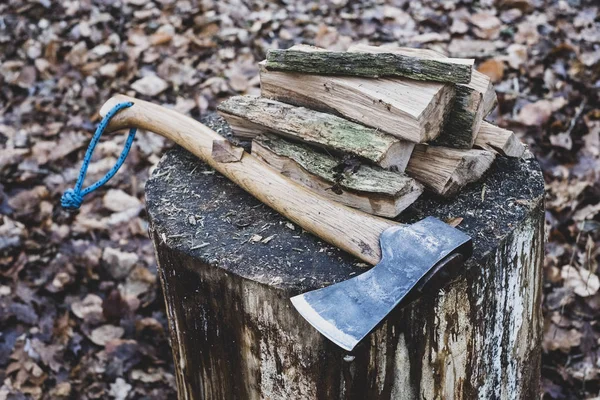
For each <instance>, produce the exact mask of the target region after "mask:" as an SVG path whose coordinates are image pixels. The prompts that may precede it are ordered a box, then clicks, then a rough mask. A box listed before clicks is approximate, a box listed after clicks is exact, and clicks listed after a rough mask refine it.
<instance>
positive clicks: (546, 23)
mask: <svg viewBox="0 0 600 400" xmlns="http://www.w3.org/2000/svg"><path fill="white" fill-rule="evenodd" d="M381 3H382V2H377V3H375V2H367V1H364V2H352V1H348V0H332V1H330V2H319V1H312V2H299V1H286V0H283V1H281V2H268V1H263V0H261V1H254V2H249V1H248V2H242V1H213V0H197V1H196V0H181V1H176V0H154V1H151V0H97V1H93V0H68V1H61V2H58V1H54V2H53V1H51V0H38V1H26V0H12V1H10V2H2V4H0V326H1V327H2V328H1V331H0V400H1V399H27V398H34V399H40V398H41V399H59V398H73V399H97V398H115V399H126V398H129V399H133V398H135V399H166V398H174V396H175V389H174V377H173V368H172V362H173V361H172V358H171V353H170V349H169V346H168V339H167V337H168V331H167V326H166V318H165V313H164V305H163V300H162V294H161V292H160V285H159V284H158V282H157V277H156V263H155V260H154V254H153V250H152V245H151V243H150V241H149V239H148V236H147V218H146V215H145V211H144V184H145V182H146V180H147V178H148V174H149V171H150V169H151V168H152V166H153V165H155V164H156V162H157V161H158V159H159V157H160V155H161V154H163V152H164V151H165V149H166V148H167V147H168V146H170V144H169V143H168V142H166V141H165V140H163V139H162V138H161V137H159V136H157V135H154V134H149V133H147V132H138V135H137V139H136V142H135V144H134V146H133V149H132V150H131V154H130V156H129V158H128V159H127V162H126V164H125V165H124V167H123V168H122V171H120V172H119V173H118V174H117V176H116V177H115V178H114V179H113V180H112V181H111V182H110V183H109V184H108V185H107V186H108V187H107V188H106V189H102V190H99V191H97V192H96V193H94V194H93V195H91V196H89V198H86V202H85V203H84V205H83V206H82V208H81V210H80V211H79V212H78V213H67V212H65V211H63V210H62V209H61V207H60V196H61V194H62V193H63V191H64V190H65V189H67V188H69V187H72V185H73V184H74V182H75V180H76V179H77V174H78V170H79V166H80V165H81V160H82V158H83V155H84V152H85V148H86V146H87V144H88V142H89V139H90V136H91V133H92V132H93V130H94V126H95V124H96V123H97V122H98V120H99V117H98V114H97V112H98V110H99V108H100V106H101V104H102V103H103V102H104V101H105V100H106V99H108V98H109V97H110V96H111V95H112V94H114V93H117V92H124V93H128V94H131V95H135V96H137V97H139V98H143V99H147V100H151V101H154V102H158V103H161V104H167V105H171V106H172V107H174V108H175V109H177V110H179V111H180V112H182V113H186V114H189V115H191V116H193V117H195V118H199V117H201V116H203V115H205V114H206V113H208V112H211V111H213V110H214V109H215V106H216V104H217V103H218V102H219V101H221V100H222V99H224V98H226V97H228V96H231V95H235V94H258V93H259V79H258V69H257V63H258V62H259V61H261V60H262V59H264V57H265V53H266V51H267V50H268V49H270V48H287V47H289V46H291V45H293V44H295V43H308V44H315V45H317V46H321V47H325V48H329V49H339V50H343V49H345V48H347V47H348V46H349V45H350V44H351V43H353V42H365V43H366V42H369V43H372V44H380V43H387V42H395V43H399V44H401V45H406V46H413V47H427V48H433V49H436V50H439V51H441V52H444V53H446V54H449V55H450V56H455V57H474V58H476V59H477V67H478V69H480V70H481V71H483V72H485V73H486V74H488V75H489V76H490V77H492V79H493V81H494V83H495V85H496V90H497V92H498V97H499V107H498V108H497V109H496V111H494V112H493V113H492V115H491V116H490V119H491V120H492V121H495V122H496V123H497V124H499V125H500V126H503V127H507V128H509V129H512V130H514V131H515V132H517V134H518V135H519V137H520V138H521V140H523V141H524V142H525V143H527V144H528V145H529V147H530V149H531V151H532V152H533V153H534V154H535V155H536V157H537V158H538V160H539V161H540V163H541V165H542V168H543V171H544V176H545V181H546V187H547V203H546V205H547V212H546V220H547V234H548V237H549V239H548V245H547V251H546V253H547V256H546V261H545V266H544V288H543V293H544V315H545V326H544V332H545V336H544V344H543V346H544V355H543V369H542V374H543V377H542V381H541V387H542V390H543V392H544V396H545V398H548V399H582V398H598V397H597V396H599V392H600V359H599V356H600V346H599V344H598V343H599V340H600V326H598V317H599V316H600V293H599V292H598V290H599V288H600V282H599V279H598V275H597V274H596V272H597V271H596V270H597V267H598V260H599V256H600V246H598V244H599V242H600V182H599V181H600V180H599V176H600V161H599V159H600V154H599V153H600V139H599V135H600V104H599V99H598V92H599V89H600V17H599V14H598V8H599V6H598V3H597V2H595V1H594V0H561V1H541V0H497V1H493V0H481V1H477V2H471V1H454V0H447V1H442V2H438V1H433V0H425V1H423V2H422V3H419V2H416V1H408V0H398V1H396V2H390V3H389V4H381ZM124 139H125V135H123V134H120V133H119V134H114V135H107V137H106V138H104V140H103V141H102V142H101V143H100V145H99V146H98V148H97V150H96V153H95V155H94V159H93V162H92V163H91V165H90V168H89V173H88V182H92V181H93V180H95V179H98V178H99V177H101V176H102V175H103V174H104V173H105V172H106V171H107V170H108V169H109V168H110V167H111V166H112V165H113V164H114V163H115V161H116V158H117V157H118V155H119V153H120V151H121V148H122V145H123V142H124Z"/></svg>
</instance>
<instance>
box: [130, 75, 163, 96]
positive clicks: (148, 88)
mask: <svg viewBox="0 0 600 400" xmlns="http://www.w3.org/2000/svg"><path fill="white" fill-rule="evenodd" d="M167 87H169V85H168V84H167V82H165V81H163V80H162V79H160V78H159V77H158V76H156V75H148V76H145V77H143V78H142V79H139V80H137V81H135V82H133V83H132V84H131V88H132V89H133V90H135V91H136V92H138V93H140V94H144V95H146V96H156V95H158V94H160V93H162V92H164V91H165V90H166V89H167Z"/></svg>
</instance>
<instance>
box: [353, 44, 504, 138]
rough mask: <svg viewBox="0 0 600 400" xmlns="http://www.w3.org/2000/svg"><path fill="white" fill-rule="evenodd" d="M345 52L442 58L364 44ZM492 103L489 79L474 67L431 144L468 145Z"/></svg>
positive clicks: (427, 52) (425, 52)
mask: <svg viewBox="0 0 600 400" xmlns="http://www.w3.org/2000/svg"><path fill="white" fill-rule="evenodd" d="M348 51H350V52H370V53H372V54H379V53H382V52H385V53H388V52H389V53H394V54H401V55H405V56H419V57H422V58H428V59H433V58H435V59H439V58H444V57H445V56H444V55H442V54H440V53H438V52H436V51H433V50H427V49H412V48H408V47H393V46H369V45H365V44H357V45H353V46H350V48H349V49H348ZM496 102H497V98H496V92H495V90H494V87H493V85H492V82H491V80H490V78H489V77H487V76H486V75H484V74H482V73H481V72H479V71H477V70H473V77H472V79H471V82H470V83H468V84H461V85H457V86H456V95H455V100H454V105H453V106H452V111H451V112H450V113H449V114H448V118H447V120H446V122H445V124H444V127H443V130H442V133H441V134H440V135H439V136H438V137H437V139H435V140H434V141H433V143H432V144H435V145H436V146H446V147H453V148H457V149H470V148H472V147H473V143H474V142H475V138H476V136H477V134H478V132H479V128H480V127H481V122H482V121H483V118H484V117H485V116H486V115H487V114H489V113H490V111H491V110H492V109H493V108H494V107H495V105H496Z"/></svg>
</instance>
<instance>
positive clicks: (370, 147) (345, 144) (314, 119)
mask: <svg viewBox="0 0 600 400" xmlns="http://www.w3.org/2000/svg"><path fill="white" fill-rule="evenodd" d="M218 110H219V113H220V114H221V116H223V117H224V118H225V119H226V120H227V122H229V124H230V125H231V127H232V128H233V132H234V134H236V135H238V136H240V137H245V138H249V137H254V136H256V135H258V134H259V133H261V132H273V133H277V134H280V135H284V136H286V137H291V138H294V139H298V140H302V141H304V142H307V143H309V144H312V145H316V146H319V147H324V148H328V149H330V150H332V151H334V152H338V153H345V154H352V155H355V156H358V157H361V158H363V159H366V160H369V161H371V162H372V163H374V164H377V165H380V166H381V167H383V168H391V167H395V168H397V169H398V170H399V171H404V169H405V168H406V164H407V163H408V159H409V158H410V154H411V153H412V150H413V148H414V143H411V142H407V141H403V140H399V139H397V138H395V137H392V136H390V135H386V134H384V133H382V132H379V131H377V130H376V129H373V128H368V127H366V126H363V125H360V124H357V123H355V122H352V121H348V120H346V119H343V118H340V117H338V116H335V115H332V114H327V113H322V112H318V111H314V110H310V109H308V108H304V107H296V106H293V105H290V104H286V103H281V102H279V101H275V100H270V99H266V98H261V97H252V96H235V97H231V98H229V99H227V100H225V101H223V102H221V104H219V106H218ZM238 131H239V134H237V132H238Z"/></svg>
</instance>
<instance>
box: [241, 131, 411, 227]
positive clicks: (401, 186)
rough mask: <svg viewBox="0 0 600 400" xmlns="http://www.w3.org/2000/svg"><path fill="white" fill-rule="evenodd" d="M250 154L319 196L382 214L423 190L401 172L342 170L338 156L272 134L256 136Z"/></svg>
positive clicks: (395, 210)
mask: <svg viewBox="0 0 600 400" xmlns="http://www.w3.org/2000/svg"><path fill="white" fill-rule="evenodd" d="M252 155H254V156H256V157H258V158H260V159H262V160H263V161H265V162H266V163H267V164H269V165H270V166H271V167H273V168H274V169H276V170H278V171H280V172H281V173H282V174H283V175H284V176H286V177H288V178H290V179H292V180H293V181H295V182H297V183H299V184H300V185H302V186H304V187H306V188H308V189H310V190H312V191H314V192H316V193H318V194H320V195H321V196H324V197H326V198H328V199H331V200H334V201H337V202H340V203H342V204H345V205H347V206H350V207H353V208H358V209H360V210H363V211H365V212H368V213H370V214H375V215H379V216H383V217H389V218H393V217H395V216H397V215H398V214H400V212H402V211H403V210H404V209H405V208H406V207H408V206H409V205H411V204H412V203H413V202H414V201H415V200H416V199H417V198H418V197H419V196H420V194H421V193H422V192H423V186H422V185H421V184H420V183H418V182H416V181H415V180H414V179H412V178H410V177H408V176H406V175H404V174H402V173H397V172H391V171H386V170H384V169H381V168H378V167H371V166H368V165H364V164H360V165H358V167H356V168H352V167H350V168H348V169H349V171H343V170H342V169H343V166H344V162H343V161H342V159H341V158H337V157H333V156H331V155H328V154H323V153H320V152H318V151H316V150H314V149H312V148H310V147H309V146H306V145H302V144H297V143H293V142H290V141H287V140H285V139H282V138H280V137H277V136H275V135H268V134H267V135H260V136H258V137H256V138H255V139H254V140H253V141H252Z"/></svg>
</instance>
